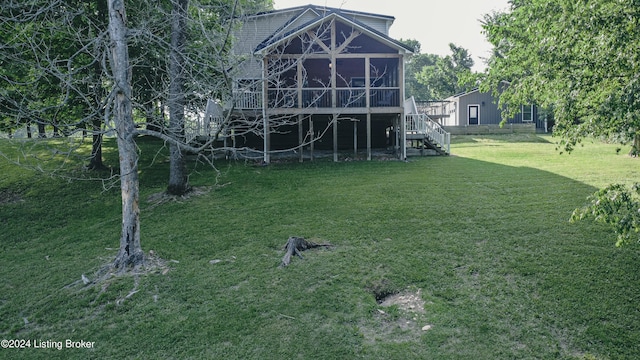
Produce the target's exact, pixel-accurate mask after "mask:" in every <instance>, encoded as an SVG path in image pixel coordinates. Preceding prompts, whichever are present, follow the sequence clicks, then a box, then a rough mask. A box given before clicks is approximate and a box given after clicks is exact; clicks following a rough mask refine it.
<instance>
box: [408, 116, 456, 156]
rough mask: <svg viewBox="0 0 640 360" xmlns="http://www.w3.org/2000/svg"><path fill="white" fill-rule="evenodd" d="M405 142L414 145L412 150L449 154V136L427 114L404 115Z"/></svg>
mask: <svg viewBox="0 0 640 360" xmlns="http://www.w3.org/2000/svg"><path fill="white" fill-rule="evenodd" d="M405 129H406V132H407V140H408V141H411V143H412V144H414V143H415V146H414V148H416V149H420V150H421V151H422V150H424V149H431V150H435V152H436V153H437V154H439V155H449V154H450V153H451V134H449V133H448V132H446V131H445V130H444V129H443V128H442V126H440V124H438V123H437V122H435V121H433V120H432V119H431V118H430V117H429V116H428V115H427V114H408V115H405Z"/></svg>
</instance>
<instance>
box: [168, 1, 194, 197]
mask: <svg viewBox="0 0 640 360" xmlns="http://www.w3.org/2000/svg"><path fill="white" fill-rule="evenodd" d="M172 4H173V10H172V11H171V54H170V57H169V60H170V66H169V77H170V78H171V83H170V84H169V99H168V102H169V133H170V135H171V136H172V137H173V138H174V140H175V141H176V142H178V143H182V142H184V140H185V136H184V65H185V59H184V56H183V55H182V53H183V49H184V45H185V43H186V29H187V28H186V16H187V8H188V6H189V0H173V1H172ZM169 152H170V160H169V186H168V187H167V193H169V194H172V195H183V194H185V193H186V192H187V191H189V184H188V180H187V168H186V165H185V159H184V154H183V152H182V150H181V149H180V146H179V145H178V144H176V143H174V142H172V143H171V144H170V145H169Z"/></svg>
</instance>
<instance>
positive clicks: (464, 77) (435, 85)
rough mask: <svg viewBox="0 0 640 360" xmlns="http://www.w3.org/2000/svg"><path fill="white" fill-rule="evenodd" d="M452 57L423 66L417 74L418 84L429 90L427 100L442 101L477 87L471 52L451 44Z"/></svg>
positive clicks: (448, 56)
mask: <svg viewBox="0 0 640 360" xmlns="http://www.w3.org/2000/svg"><path fill="white" fill-rule="evenodd" d="M449 48H450V49H451V55H447V56H445V57H437V58H436V59H435V61H434V63H433V64H430V65H425V66H423V67H422V68H421V69H420V71H419V72H418V73H416V74H415V77H416V80H417V82H418V83H420V84H422V85H424V86H425V87H426V88H427V89H428V93H427V94H425V95H426V96H427V97H428V98H427V99H426V100H442V99H444V98H447V97H449V96H452V95H455V94H458V93H461V92H465V91H468V90H471V89H472V88H473V87H475V83H474V81H473V79H471V81H470V78H472V76H471V74H472V72H471V67H473V59H472V58H471V55H470V54H469V52H468V51H467V50H466V49H464V48H462V47H459V46H456V45H455V44H449Z"/></svg>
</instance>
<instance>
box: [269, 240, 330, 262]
mask: <svg viewBox="0 0 640 360" xmlns="http://www.w3.org/2000/svg"><path fill="white" fill-rule="evenodd" d="M330 246H333V245H331V244H316V243H314V242H311V241H307V240H305V239H304V238H301V237H297V236H291V237H289V240H287V243H286V244H285V246H284V250H285V251H286V253H285V254H284V257H283V258H282V264H280V266H281V267H285V266H287V265H289V263H290V262H291V256H293V254H296V255H298V256H299V257H300V258H301V259H304V258H303V257H302V254H301V251H305V250H307V249H313V248H317V247H330Z"/></svg>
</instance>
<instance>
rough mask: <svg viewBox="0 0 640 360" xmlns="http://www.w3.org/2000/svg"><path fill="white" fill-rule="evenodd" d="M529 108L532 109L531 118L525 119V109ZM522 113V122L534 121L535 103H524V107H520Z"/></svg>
mask: <svg viewBox="0 0 640 360" xmlns="http://www.w3.org/2000/svg"><path fill="white" fill-rule="evenodd" d="M527 107H528V108H529V109H530V110H531V113H530V114H531V118H530V119H525V118H524V109H526V108H527ZM520 113H521V114H522V122H533V104H531V105H522V108H521V109H520Z"/></svg>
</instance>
